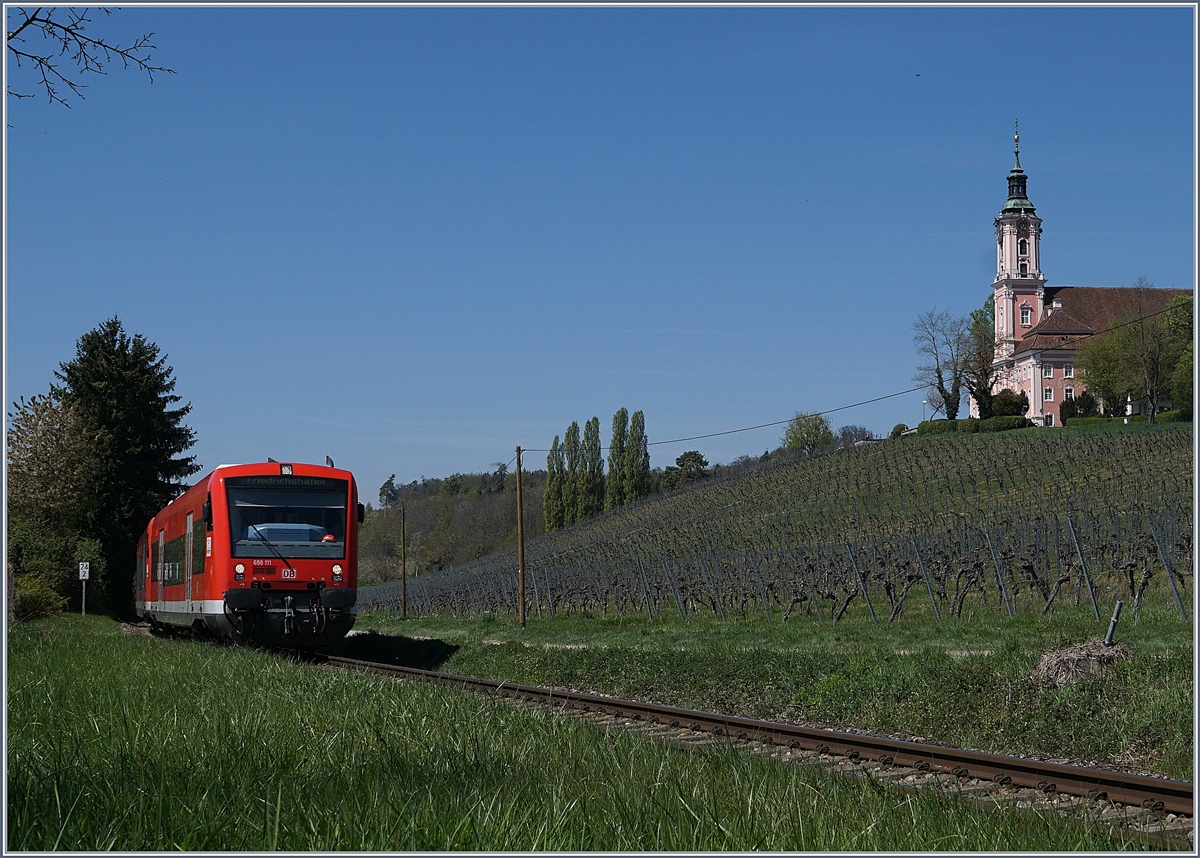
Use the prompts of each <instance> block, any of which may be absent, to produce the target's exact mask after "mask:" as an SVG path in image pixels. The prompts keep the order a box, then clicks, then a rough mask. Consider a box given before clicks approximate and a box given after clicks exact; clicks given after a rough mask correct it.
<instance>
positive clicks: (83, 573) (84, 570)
mask: <svg viewBox="0 0 1200 858" xmlns="http://www.w3.org/2000/svg"><path fill="white" fill-rule="evenodd" d="M90 569H91V564H90V563H88V562H87V561H84V562H83V563H80V564H79V580H80V581H86V580H87V579H88V573H89V571H90Z"/></svg>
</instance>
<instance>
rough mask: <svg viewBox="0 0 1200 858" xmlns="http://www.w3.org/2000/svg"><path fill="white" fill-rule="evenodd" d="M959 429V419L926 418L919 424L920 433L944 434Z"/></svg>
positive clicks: (918, 431)
mask: <svg viewBox="0 0 1200 858" xmlns="http://www.w3.org/2000/svg"><path fill="white" fill-rule="evenodd" d="M957 431H958V421H957V420H925V421H922V422H921V423H918V424H917V434H918V435H944V434H945V433H947V432H957Z"/></svg>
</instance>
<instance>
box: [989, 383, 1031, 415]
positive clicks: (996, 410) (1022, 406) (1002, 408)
mask: <svg viewBox="0 0 1200 858" xmlns="http://www.w3.org/2000/svg"><path fill="white" fill-rule="evenodd" d="M1028 410H1029V396H1028V395H1027V394H1026V393H1025V391H1023V390H1022V391H1021V392H1020V394H1017V393H1014V392H1013V391H1012V390H1010V389H1009V388H1007V387H1006V388H1004V390H1002V391H1000V392H999V393H997V394H996V395H995V396H993V397H992V416H993V417H1021V416H1023V415H1024V414H1025V412H1027V411H1028Z"/></svg>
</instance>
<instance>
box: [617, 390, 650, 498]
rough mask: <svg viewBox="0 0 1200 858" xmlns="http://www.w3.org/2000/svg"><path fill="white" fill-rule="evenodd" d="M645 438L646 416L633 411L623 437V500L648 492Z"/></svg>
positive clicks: (647, 448)
mask: <svg viewBox="0 0 1200 858" xmlns="http://www.w3.org/2000/svg"><path fill="white" fill-rule="evenodd" d="M648 444H649V441H648V440H647V438H646V416H645V415H644V414H642V412H640V411H635V412H633V416H632V417H631V418H630V420H629V435H628V436H627V437H626V439H625V455H624V457H623V461H622V468H621V471H622V474H623V476H624V483H625V502H626V503H631V502H633V501H635V500H638V499H639V498H644V497H646V496H647V495H648V494H650V449H649V447H648Z"/></svg>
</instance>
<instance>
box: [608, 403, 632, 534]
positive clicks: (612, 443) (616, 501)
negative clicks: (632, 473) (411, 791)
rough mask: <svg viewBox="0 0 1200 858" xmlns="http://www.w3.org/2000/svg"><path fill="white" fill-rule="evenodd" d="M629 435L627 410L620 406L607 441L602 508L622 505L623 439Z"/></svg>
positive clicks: (623, 501) (614, 416) (623, 487)
mask: <svg viewBox="0 0 1200 858" xmlns="http://www.w3.org/2000/svg"><path fill="white" fill-rule="evenodd" d="M628 435H629V412H628V411H627V410H626V409H624V408H622V409H620V410H619V411H617V413H616V414H614V415H613V419H612V437H611V439H610V440H609V442H608V479H607V480H605V485H604V488H605V494H604V508H605V509H606V510H610V509H616V508H617V507H619V506H622V505H624V503H625V501H626V500H627V498H626V496H625V469H624V465H625V440H626V438H627V437H628Z"/></svg>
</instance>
